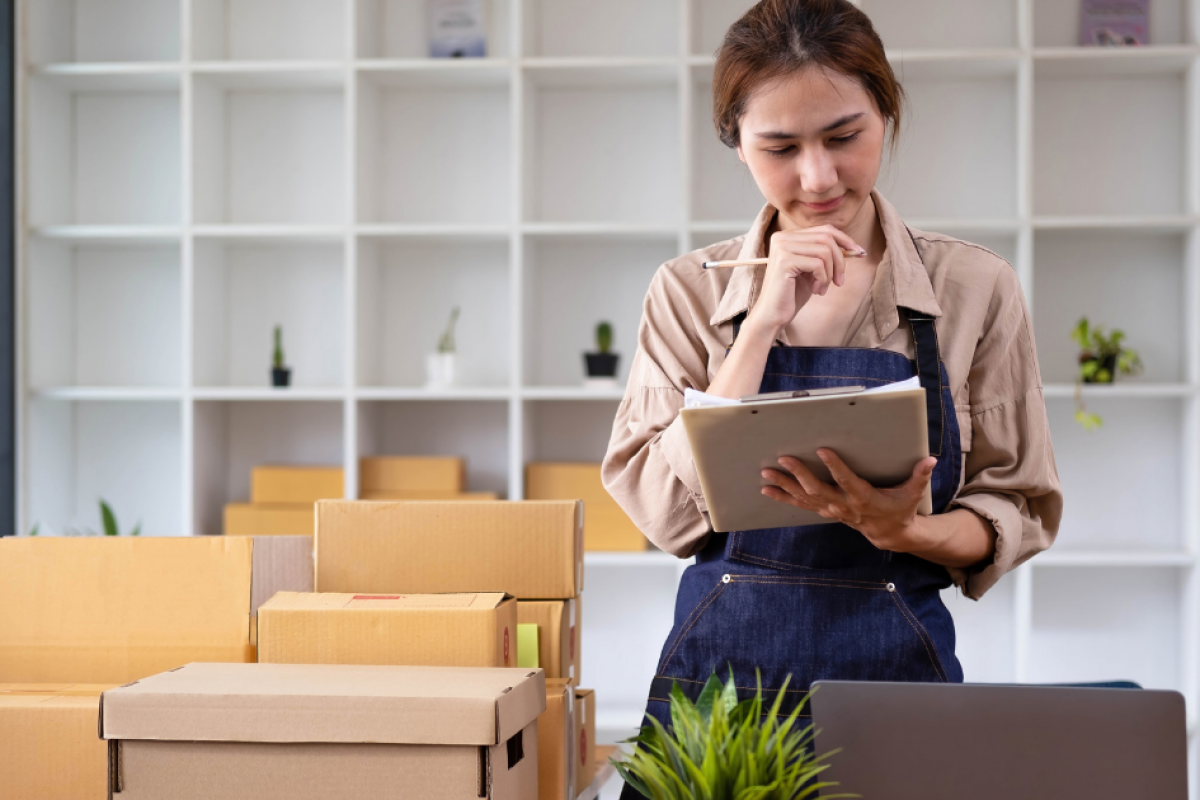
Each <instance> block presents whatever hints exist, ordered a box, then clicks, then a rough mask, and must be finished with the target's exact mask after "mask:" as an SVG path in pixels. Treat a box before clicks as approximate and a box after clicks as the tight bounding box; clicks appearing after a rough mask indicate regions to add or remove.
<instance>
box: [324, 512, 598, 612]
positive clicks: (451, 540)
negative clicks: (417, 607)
mask: <svg viewBox="0 0 1200 800" xmlns="http://www.w3.org/2000/svg"><path fill="white" fill-rule="evenodd" d="M582 523H583V506H582V504H581V503H578V502H567V501H550V502H513V501H495V502H486V501H481V502H458V501H443V502H437V501H432V500H431V501H416V500H414V501H410V502H403V501H401V502H395V503H375V502H364V501H354V500H322V501H321V502H319V503H317V535H316V540H315V552H316V561H317V572H316V582H315V588H316V590H317V591H318V592H356V593H360V594H362V593H372V594H436V593H440V592H507V593H509V594H511V595H513V596H514V597H516V598H518V599H521V600H569V599H570V598H572V597H575V596H577V595H578V594H579V593H580V592H581V591H582V590H583V525H582Z"/></svg>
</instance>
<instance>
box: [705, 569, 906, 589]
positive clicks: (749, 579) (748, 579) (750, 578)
mask: <svg viewBox="0 0 1200 800" xmlns="http://www.w3.org/2000/svg"><path fill="white" fill-rule="evenodd" d="M729 578H730V581H733V580H734V579H737V582H738V583H756V582H760V581H764V580H765V581H779V582H781V583H828V582H830V581H832V582H835V583H852V584H854V585H855V586H859V587H861V588H864V589H884V588H886V587H887V584H886V583H884V582H883V581H856V580H854V579H853V578H834V577H829V578H825V577H816V578H807V577H801V576H795V577H791V576H788V575H749V574H742V575H739V574H736V573H732V572H731V573H729Z"/></svg>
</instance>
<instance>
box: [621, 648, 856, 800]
mask: <svg viewBox="0 0 1200 800" xmlns="http://www.w3.org/2000/svg"><path fill="white" fill-rule="evenodd" d="M788 680H790V676H789V678H788ZM787 684H788V681H784V684H783V688H782V689H780V690H779V692H778V693H777V695H776V698H775V702H774V703H772V705H771V708H770V710H769V711H768V712H766V713H765V714H764V713H763V701H762V677H761V675H760V676H759V678H758V685H757V690H756V691H755V694H754V697H753V698H751V699H749V700H743V701H742V702H740V703H739V702H738V699H737V689H736V687H735V685H734V680H733V671H732V670H730V675H729V680H728V681H727V682H726V683H725V684H724V685H722V684H721V681H720V679H719V678H718V677H717V676H716V675H712V676H710V677H709V679H708V682H707V683H706V684H705V685H704V689H703V691H701V692H700V696H699V698H697V700H696V702H695V704H693V703H692V701H691V700H689V699H688V698H687V696H686V695H684V693H683V690H682V689H680V688H679V684H678V683H676V684H674V685H673V686H672V687H671V700H670V705H671V726H670V728H666V727H664V726H663V724H662V723H661V722H659V721H658V720H657V719H654V718H653V717H649V716H648V717H647V719H648V720H649V722H650V724H649V725H646V726H644V727H643V728H642V729H641V733H640V734H639V735H638V736H636V737H634V738H633V739H629V740H628V741H629V742H632V743H636V744H637V745H638V747H637V749H636V750H634V751H633V752H632V753H630V754H629V755H628V756H627V757H626V759H625V760H617V759H613V760H612V763H613V765H614V766H615V767H616V769H617V772H618V773H620V775H621V777H622V778H624V779H625V782H626V783H628V784H629V785H630V786H632V787H633V788H635V789H637V790H638V791H639V792H641V793H642V794H643V795H645V796H646V797H648V798H650V799H651V800H809V799H811V798H816V797H817V793H818V792H819V791H820V790H821V789H823V788H828V787H832V786H836V785H837V784H835V783H830V782H824V783H822V782H819V781H818V780H817V777H818V776H819V775H820V773H821V772H823V771H824V770H825V769H827V768H828V766H829V765H828V764H827V763H826V761H825V759H826V758H827V757H828V756H829V755H832V753H828V754H826V755H824V756H820V757H817V756H815V755H813V752H812V740H813V738H814V737H815V735H816V733H815V731H814V730H813V728H812V726H811V725H808V726H805V727H803V728H801V727H800V723H799V722H798V719H799V714H800V711H801V710H802V709H803V708H804V707H806V706H807V704H808V699H809V697H810V696H811V693H809V694H808V695H805V697H804V698H803V699H802V700H801V702H800V703H799V704H798V705H797V706H796V708H795V709H794V710H793V711H792V712H791V713H790V714H788V715H787V716H786V717H781V716H780V705H781V703H782V701H783V698H784V696H785V694H786V691H785V690H786V689H787ZM826 797H857V795H846V794H843V795H826Z"/></svg>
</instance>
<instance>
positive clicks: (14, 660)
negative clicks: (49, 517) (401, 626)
mask: <svg viewBox="0 0 1200 800" xmlns="http://www.w3.org/2000/svg"><path fill="white" fill-rule="evenodd" d="M310 552H311V551H310V550H309V548H308V546H307V540H304V539H301V540H299V541H296V540H292V539H289V538H267V539H258V538H251V537H231V538H225V537H221V536H197V537H149V536H141V537H136V538H134V537H124V536H122V537H109V536H98V537H86V538H76V537H72V538H57V537H36V538H34V537H19V538H3V539H0V609H3V613H0V676H3V679H4V680H5V681H12V682H38V683H64V682H75V681H79V682H87V683H111V684H119V683H127V682H128V681H132V680H137V679H138V678H144V677H146V676H147V675H153V674H154V673H156V672H162V671H163V670H168V669H174V668H175V667H178V666H180V665H181V664H186V663H188V662H189V661H253V660H254V648H253V646H252V640H251V638H250V626H251V617H252V615H253V614H254V612H255V606H254V602H255V598H256V594H255V585H256V583H255V582H256V581H257V582H259V583H261V584H262V585H264V586H269V587H273V588H275V589H281V588H300V587H302V586H303V585H304V582H305V567H306V565H307V564H309V563H311V561H310V560H309V559H310ZM293 581H294V582H295V583H296V584H299V586H297V585H289V583H291V582H293Z"/></svg>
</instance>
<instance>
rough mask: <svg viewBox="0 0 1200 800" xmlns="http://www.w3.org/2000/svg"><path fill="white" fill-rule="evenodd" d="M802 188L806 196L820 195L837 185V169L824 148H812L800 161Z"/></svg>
mask: <svg viewBox="0 0 1200 800" xmlns="http://www.w3.org/2000/svg"><path fill="white" fill-rule="evenodd" d="M797 166H798V169H799V170H800V188H801V189H802V190H803V191H804V192H805V193H806V194H814V195H820V194H823V193H825V192H826V191H828V190H829V189H832V188H833V187H834V186H836V185H837V169H836V168H835V167H834V165H833V159H832V158H830V157H829V152H828V151H827V150H826V149H825V148H823V147H810V148H807V149H806V150H805V152H804V153H803V154H802V155H801V156H800V158H799V159H798V164H797Z"/></svg>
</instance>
